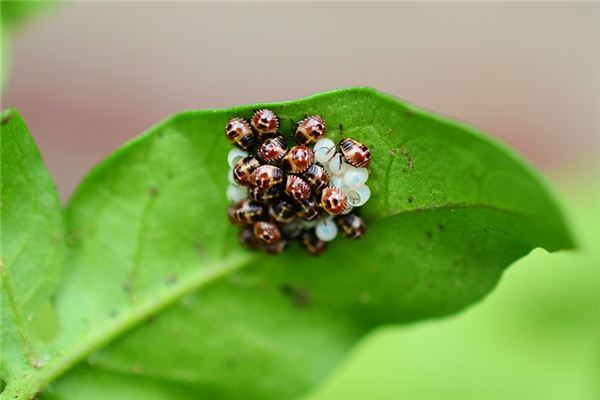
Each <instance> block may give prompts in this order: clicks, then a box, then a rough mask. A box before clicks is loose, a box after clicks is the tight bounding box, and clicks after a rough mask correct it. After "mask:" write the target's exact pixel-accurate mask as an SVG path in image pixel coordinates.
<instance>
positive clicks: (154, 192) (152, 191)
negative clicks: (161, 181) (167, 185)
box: [148, 186, 158, 197]
mask: <svg viewBox="0 0 600 400" xmlns="http://www.w3.org/2000/svg"><path fill="white" fill-rule="evenodd" d="M148 195H150V197H156V195H158V188H157V187H155V186H150V187H149V188H148Z"/></svg>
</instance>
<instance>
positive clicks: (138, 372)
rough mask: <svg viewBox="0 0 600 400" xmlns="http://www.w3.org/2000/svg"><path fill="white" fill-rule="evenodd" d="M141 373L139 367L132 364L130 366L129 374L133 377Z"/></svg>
mask: <svg viewBox="0 0 600 400" xmlns="http://www.w3.org/2000/svg"><path fill="white" fill-rule="evenodd" d="M143 371H144V370H143V368H142V366H141V365H138V364H134V365H132V366H131V373H132V374H134V375H140V374H141V373H142V372H143Z"/></svg>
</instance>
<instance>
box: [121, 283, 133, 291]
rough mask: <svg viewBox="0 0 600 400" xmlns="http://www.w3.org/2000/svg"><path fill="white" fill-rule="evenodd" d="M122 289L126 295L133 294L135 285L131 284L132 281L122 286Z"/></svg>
mask: <svg viewBox="0 0 600 400" xmlns="http://www.w3.org/2000/svg"><path fill="white" fill-rule="evenodd" d="M121 289H123V291H124V292H125V293H131V291H132V289H133V285H132V284H131V281H127V282H125V283H124V284H122V285H121Z"/></svg>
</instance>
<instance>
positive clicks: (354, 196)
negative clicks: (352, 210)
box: [342, 185, 371, 207]
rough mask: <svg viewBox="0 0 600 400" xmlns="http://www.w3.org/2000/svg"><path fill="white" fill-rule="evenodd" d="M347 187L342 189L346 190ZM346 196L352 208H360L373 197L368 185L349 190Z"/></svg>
mask: <svg viewBox="0 0 600 400" xmlns="http://www.w3.org/2000/svg"><path fill="white" fill-rule="evenodd" d="M345 188H347V187H344V188H342V190H344V189H345ZM346 196H347V197H348V203H350V205H352V207H360V206H362V205H364V204H365V203H366V202H367V201H369V198H370V197H371V189H369V187H368V186H367V185H362V186H361V187H359V188H356V189H353V188H347V189H346Z"/></svg>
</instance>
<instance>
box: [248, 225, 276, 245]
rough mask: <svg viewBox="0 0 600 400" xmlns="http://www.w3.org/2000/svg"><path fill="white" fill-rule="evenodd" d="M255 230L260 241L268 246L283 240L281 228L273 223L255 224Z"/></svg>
mask: <svg viewBox="0 0 600 400" xmlns="http://www.w3.org/2000/svg"><path fill="white" fill-rule="evenodd" d="M253 230H254V235H256V237H257V238H258V240H260V241H262V242H264V243H267V244H271V243H276V242H278V241H279V239H281V232H280V231H279V228H278V227H277V225H275V224H274V223H272V222H264V221H260V222H257V223H255V224H254V228H253Z"/></svg>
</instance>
